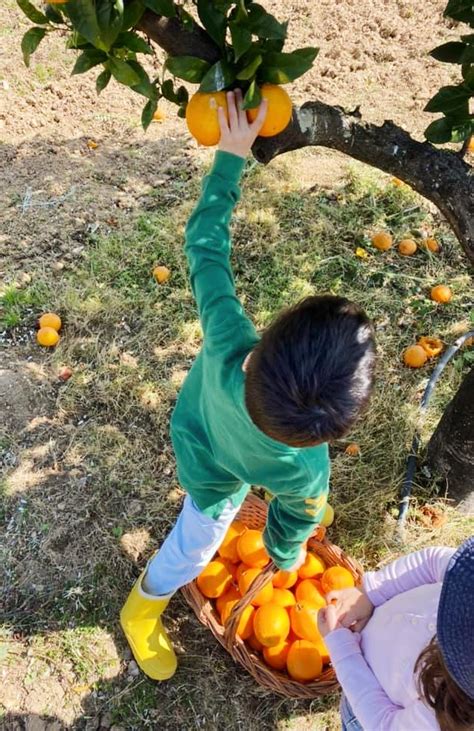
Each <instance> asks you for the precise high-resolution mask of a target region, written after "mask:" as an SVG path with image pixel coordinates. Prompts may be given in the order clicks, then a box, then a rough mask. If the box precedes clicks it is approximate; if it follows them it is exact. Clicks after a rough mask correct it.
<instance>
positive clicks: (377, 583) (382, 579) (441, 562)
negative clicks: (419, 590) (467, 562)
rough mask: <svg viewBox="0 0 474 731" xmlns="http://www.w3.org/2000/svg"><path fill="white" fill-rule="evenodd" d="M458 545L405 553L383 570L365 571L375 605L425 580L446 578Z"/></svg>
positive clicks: (365, 583)
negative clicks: (405, 554)
mask: <svg viewBox="0 0 474 731" xmlns="http://www.w3.org/2000/svg"><path fill="white" fill-rule="evenodd" d="M455 550H456V549H455V548H437V547H430V548H424V549H423V550H421V551H416V552H415V553H409V554H408V556H402V558H398V559H397V560H396V561H393V562H392V563H389V564H388V565H387V566H384V568H383V569H380V570H379V571H368V572H367V573H366V574H364V579H363V586H364V591H365V593H366V594H367V596H368V597H369V599H370V601H371V602H372V604H373V605H374V607H378V606H380V605H381V604H384V602H387V601H388V600H389V599H391V598H392V597H394V596H396V595H397V594H402V593H403V592H405V591H409V590H410V589H414V588H415V587H416V586H421V585H422V584H435V583H437V582H438V581H442V580H443V577H444V574H445V572H446V569H447V566H448V563H449V560H450V558H451V556H452V555H453V553H454V552H455Z"/></svg>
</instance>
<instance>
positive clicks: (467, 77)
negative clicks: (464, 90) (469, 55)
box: [462, 63, 474, 91]
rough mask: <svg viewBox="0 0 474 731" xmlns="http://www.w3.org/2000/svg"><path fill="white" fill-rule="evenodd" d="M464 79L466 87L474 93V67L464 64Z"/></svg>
mask: <svg viewBox="0 0 474 731" xmlns="http://www.w3.org/2000/svg"><path fill="white" fill-rule="evenodd" d="M462 77H463V79H464V83H465V85H466V86H467V87H468V88H469V89H471V91H474V66H472V65H471V64H469V63H466V64H464V65H463V67H462Z"/></svg>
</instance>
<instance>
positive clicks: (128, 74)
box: [108, 58, 140, 86]
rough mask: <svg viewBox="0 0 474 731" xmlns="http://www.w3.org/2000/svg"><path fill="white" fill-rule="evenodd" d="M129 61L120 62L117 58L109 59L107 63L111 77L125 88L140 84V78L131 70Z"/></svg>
mask: <svg viewBox="0 0 474 731" xmlns="http://www.w3.org/2000/svg"><path fill="white" fill-rule="evenodd" d="M130 63H131V62H129V61H121V60H120V59H119V58H110V59H109V62H108V66H109V70H110V71H111V73H112V76H113V77H114V78H115V79H117V81H119V82H120V83H121V84H125V86H135V85H138V84H139V83H140V77H139V76H138V74H137V73H136V71H134V70H133V68H132V67H131V65H130Z"/></svg>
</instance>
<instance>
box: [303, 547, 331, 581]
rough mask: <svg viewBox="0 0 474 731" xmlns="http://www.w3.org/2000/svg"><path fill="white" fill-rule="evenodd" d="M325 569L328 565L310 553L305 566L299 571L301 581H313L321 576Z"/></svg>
mask: <svg viewBox="0 0 474 731" xmlns="http://www.w3.org/2000/svg"><path fill="white" fill-rule="evenodd" d="M325 568H326V564H325V563H324V561H323V559H322V558H319V556H316V555H315V554H314V553H311V552H310V551H308V553H307V554H306V558H305V561H304V564H303V565H302V566H300V568H299V569H298V576H299V578H300V579H312V578H314V577H315V576H320V575H321V574H322V573H323V571H324V570H325Z"/></svg>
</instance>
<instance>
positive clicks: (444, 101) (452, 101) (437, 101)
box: [424, 85, 471, 114]
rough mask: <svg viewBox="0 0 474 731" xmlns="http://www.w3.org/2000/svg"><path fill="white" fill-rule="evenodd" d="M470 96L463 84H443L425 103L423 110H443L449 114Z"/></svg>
mask: <svg viewBox="0 0 474 731" xmlns="http://www.w3.org/2000/svg"><path fill="white" fill-rule="evenodd" d="M470 96H471V94H470V91H469V89H467V88H466V87H465V86H463V85H459V86H443V87H442V88H441V89H440V90H439V91H438V93H437V94H435V95H434V97H433V98H432V99H430V101H429V102H428V104H427V105H426V107H425V109H424V111H425V112H443V113H444V114H449V113H450V112H452V111H455V110H456V109H459V107H462V106H463V105H464V104H465V103H466V101H467V100H468V99H469V97H470Z"/></svg>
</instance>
